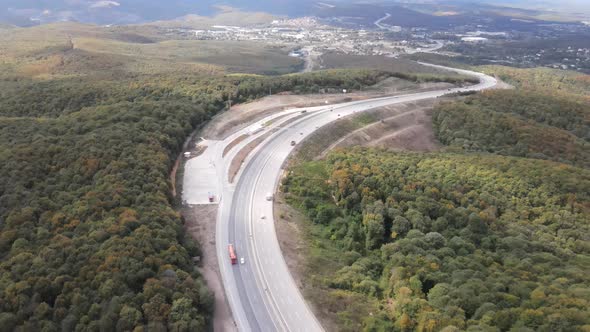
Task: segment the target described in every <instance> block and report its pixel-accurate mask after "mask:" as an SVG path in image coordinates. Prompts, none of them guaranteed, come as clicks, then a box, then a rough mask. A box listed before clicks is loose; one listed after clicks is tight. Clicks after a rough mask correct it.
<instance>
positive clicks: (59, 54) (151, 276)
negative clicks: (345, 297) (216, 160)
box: [0, 23, 391, 331]
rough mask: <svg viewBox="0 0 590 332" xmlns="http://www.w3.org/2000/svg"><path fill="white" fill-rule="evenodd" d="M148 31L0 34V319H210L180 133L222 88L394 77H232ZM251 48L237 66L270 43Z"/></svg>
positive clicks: (213, 109) (50, 327)
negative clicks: (177, 169)
mask: <svg viewBox="0 0 590 332" xmlns="http://www.w3.org/2000/svg"><path fill="white" fill-rule="evenodd" d="M150 31H151V30H148V31H147V32H146V30H137V28H136V27H131V28H129V29H123V28H117V29H114V30H111V29H105V28H102V27H95V26H90V25H79V24H70V23H67V24H55V25H50V26H46V27H35V28H30V29H20V28H19V29H13V30H10V33H6V34H2V35H1V37H0V40H1V41H0V60H1V62H0V66H2V70H1V71H0V330H2V331H57V330H61V331H75V330H80V331H84V330H92V331H98V330H102V331H116V330H118V331H131V330H139V331H141V330H150V331H163V330H173V331H203V330H206V329H207V328H208V327H209V325H210V322H211V317H212V310H213V309H212V308H213V303H212V301H213V297H212V294H211V293H210V291H209V289H208V288H207V286H206V285H205V282H204V280H203V278H202V276H201V275H200V273H199V272H198V271H197V269H196V265H197V263H196V262H195V260H198V258H199V256H201V250H200V247H199V244H198V243H196V242H195V241H194V240H193V239H192V238H191V237H190V235H187V234H188V233H187V232H186V231H185V229H184V220H183V219H182V217H181V215H180V213H179V212H177V211H176V210H175V209H174V203H175V201H174V199H173V197H172V195H171V185H170V182H169V178H170V171H171V169H172V167H173V163H174V161H175V160H176V158H177V156H178V154H179V153H180V151H181V149H182V145H183V143H184V141H185V140H186V138H187V137H188V136H189V134H190V133H191V132H193V131H194V130H195V129H196V128H198V127H199V126H201V125H202V124H203V123H204V122H205V121H207V120H208V119H210V118H211V117H212V116H213V115H214V114H216V113H218V112H220V111H221V110H223V109H224V108H225V107H226V105H227V104H228V101H229V100H230V99H231V100H232V101H233V102H244V101H247V100H250V99H254V98H257V97H260V96H262V95H266V94H267V93H268V91H269V89H272V91H273V92H275V91H276V92H281V91H300V92H305V91H310V90H309V89H316V91H317V89H318V88H320V87H323V86H324V85H327V86H329V87H332V88H334V87H336V88H339V89H342V88H346V89H354V88H359V87H362V86H365V85H372V84H375V83H377V82H378V81H380V80H382V79H385V78H387V77H390V75H391V73H383V72H379V71H370V70H352V71H337V70H335V71H326V72H319V73H313V74H306V75H287V76H270V77H268V76H258V75H236V74H233V73H231V72H229V71H227V70H226V68H228V67H230V66H229V65H227V64H225V65H222V66H217V65H211V64H208V63H202V62H199V61H201V59H197V60H195V59H191V57H190V55H188V53H190V48H191V47H193V48H196V47H198V45H196V46H195V45H184V44H183V43H182V42H176V41H159V42H147V40H145V39H144V38H152V39H154V38H155V39H156V40H157V39H158V38H162V37H161V35H158V34H157V33H155V34H151V35H150V33H151V32H150ZM132 32H133V38H131V33H132ZM140 37H141V38H140ZM129 39H133V40H135V41H136V42H131V41H129ZM125 40H127V41H125ZM138 40H139V41H141V42H137V41H138ZM78 42H80V43H79V44H80V45H82V46H81V47H78V46H76V45H77V43H78ZM158 43H170V47H171V48H174V49H173V50H170V53H166V52H160V50H161V49H158V46H157V45H158ZM107 45H110V46H116V47H113V48H110V49H108V51H106V50H107V47H106V46H107ZM150 47H155V51H154V49H152V48H150ZM183 47H184V48H189V50H188V51H186V50H185V53H183V52H182V49H183ZM216 47H217V46H216ZM203 48H204V49H207V44H203ZM174 52H177V53H174ZM252 52H254V53H248V54H247V55H246V54H242V55H241V56H242V58H240V59H239V62H237V63H236V64H237V65H243V64H247V63H248V61H249V59H251V58H256V55H257V54H260V52H265V51H264V50H261V49H260V48H256V47H253V48H252ZM176 54H178V56H176ZM213 58H219V57H218V56H213ZM234 59H237V58H234ZM232 61H233V60H232ZM252 61H260V60H252ZM265 65H266V66H267V67H263V68H268V69H269V70H270V69H271V68H277V66H279V67H280V66H281V64H280V63H278V64H277V63H276V62H274V60H272V59H266V63H265ZM254 66H258V65H256V64H255V65H254ZM240 68H243V67H240ZM235 70H238V69H237V68H236V69H235Z"/></svg>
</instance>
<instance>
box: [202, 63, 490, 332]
mask: <svg viewBox="0 0 590 332" xmlns="http://www.w3.org/2000/svg"><path fill="white" fill-rule="evenodd" d="M425 65H428V64H425ZM429 66H434V65H429ZM434 67H438V68H442V69H449V68H445V67H441V66H434ZM453 70H454V69H453ZM454 71H456V72H459V73H462V74H469V75H473V76H477V77H478V78H479V79H480V80H481V82H480V83H479V84H476V85H474V86H471V87H467V88H455V89H451V90H450V91H449V90H441V91H431V92H421V93H413V94H408V95H400V96H393V97H383V98H376V99H370V100H363V101H356V102H349V103H343V104H337V105H325V106H321V107H312V108H306V110H307V112H306V113H305V114H302V113H301V109H293V110H287V111H283V112H280V113H277V114H274V115H272V116H270V117H267V118H265V119H262V120H261V121H259V122H257V123H255V124H253V125H251V126H249V127H247V128H244V129H243V130H240V131H238V132H236V133H234V134H233V135H232V136H230V137H228V138H227V139H226V140H224V141H220V142H217V144H221V147H223V146H227V144H229V143H230V142H231V141H232V140H233V139H234V138H236V137H239V136H240V135H242V134H245V133H250V134H251V133H253V132H257V134H252V135H250V137H249V138H248V139H247V140H245V141H243V142H241V143H240V144H238V145H237V146H236V147H234V148H232V150H231V151H230V153H228V155H226V156H225V157H223V156H222V155H221V153H218V155H217V157H215V158H214V161H213V162H212V165H214V167H215V168H216V170H217V174H218V178H219V180H218V181H219V182H220V183H219V187H220V188H223V189H222V192H221V193H219V197H220V208H219V215H218V221H217V229H216V231H217V234H216V246H217V256H218V260H219V266H220V270H221V275H222V279H223V284H224V288H225V292H226V295H227V298H228V301H229V304H230V307H231V309H232V313H233V316H234V320H235V322H236V325H237V327H238V329H239V330H240V331H265V332H266V331H322V330H323V329H322V327H321V325H320V323H319V322H318V321H317V319H316V318H315V316H314V315H313V313H312V312H311V310H310V309H309V307H308V306H307V304H306V302H305V300H304V299H303V296H302V295H301V292H300V291H299V289H298V288H297V285H296V284H295V282H294V280H293V278H292V276H291V274H290V273H289V270H288V267H287V264H286V263H285V260H284V258H283V255H282V253H281V249H280V246H279V243H278V240H277V237H276V233H275V224H274V223H275V221H274V220H273V204H272V201H268V200H267V199H266V196H267V194H268V193H274V192H275V190H276V188H277V185H278V182H279V179H280V176H281V174H282V166H283V164H284V162H285V160H286V159H287V157H288V156H289V154H290V153H291V152H292V150H293V148H294V147H293V146H291V144H290V142H291V141H295V142H297V143H299V142H301V141H302V140H303V139H305V138H306V137H307V136H309V135H310V134H311V133H312V132H314V131H315V130H317V129H318V128H320V127H322V126H324V125H326V124H328V123H330V122H333V121H338V119H340V118H343V117H346V116H349V115H352V114H354V113H357V112H363V111H367V110H369V109H373V108H378V107H383V106H387V105H392V104H396V103H404V102H410V101H418V100H423V99H430V98H436V97H440V96H442V95H445V94H448V93H453V92H466V91H479V90H484V89H488V88H491V87H493V86H495V85H496V83H497V82H496V80H495V79H494V78H492V77H490V76H486V75H483V74H479V73H474V72H469V71H465V70H454ZM283 115H285V116H284V117H281V116H283ZM279 117H280V120H276V121H275V122H274V123H272V124H271V125H263V124H267V123H269V122H272V121H270V120H272V119H273V118H279ZM260 128H262V130H260ZM269 131H272V132H273V134H272V135H270V136H269V137H267V138H266V139H265V140H264V141H263V142H262V143H261V144H260V145H258V147H257V148H256V149H255V150H254V151H252V152H251V153H250V155H249V156H248V157H247V158H246V160H245V161H244V164H243V165H242V168H241V170H240V172H239V173H238V174H237V176H236V178H235V182H234V183H229V182H228V179H227V172H228V170H229V164H230V163H231V160H232V159H233V158H234V157H235V155H236V154H237V152H238V151H239V150H240V149H241V148H242V147H244V146H245V145H246V144H248V143H249V142H251V141H252V140H254V139H256V137H259V136H260V135H264V134H265V133H268V132H269ZM217 150H219V151H222V150H223V149H222V148H219V149H217ZM220 175H221V176H220ZM230 243H231V244H234V246H235V248H236V251H237V256H238V264H236V265H232V264H231V262H230V259H229V253H228V248H227V246H228V244H230ZM241 258H243V259H244V261H245V263H244V264H240V262H239V261H240V259H241Z"/></svg>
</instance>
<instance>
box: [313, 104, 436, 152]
mask: <svg viewBox="0 0 590 332" xmlns="http://www.w3.org/2000/svg"><path fill="white" fill-rule="evenodd" d="M434 104H435V101H433V100H431V101H422V102H419V103H410V104H406V105H403V106H400V107H395V106H394V107H390V108H389V110H388V112H390V113H391V114H394V115H393V116H390V117H385V118H382V119H381V120H380V121H378V122H376V123H374V124H371V125H369V126H366V127H363V128H361V129H358V130H356V131H354V132H352V133H350V134H348V135H346V136H345V137H343V138H341V139H340V140H338V141H337V142H336V143H335V144H333V145H331V146H330V147H329V148H328V149H326V150H325V151H324V152H323V153H322V156H324V155H325V154H326V153H327V152H329V150H331V149H334V148H344V147H349V146H369V147H382V148H386V149H390V150H394V151H416V152H430V151H436V150H438V149H439V148H440V145H439V144H438V142H437V141H436V139H435V137H434V132H433V129H432V106H433V105H434ZM396 106H397V105H396Z"/></svg>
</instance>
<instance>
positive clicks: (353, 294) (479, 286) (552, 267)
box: [282, 148, 590, 331]
mask: <svg viewBox="0 0 590 332" xmlns="http://www.w3.org/2000/svg"><path fill="white" fill-rule="evenodd" d="M291 170H292V172H291V175H290V176H289V177H287V178H286V179H285V180H284V181H283V183H282V189H283V191H284V192H285V193H286V197H287V199H288V201H289V202H290V203H291V204H293V205H295V206H298V207H299V208H301V210H302V211H304V213H305V214H306V215H307V217H308V218H309V220H310V221H311V225H310V229H311V230H310V234H311V238H312V239H313V240H311V241H310V245H311V248H310V249H309V252H310V253H309V262H308V264H307V269H308V270H307V272H306V273H309V275H310V280H311V282H312V283H313V284H314V285H313V287H314V288H313V292H314V294H308V295H309V296H310V297H311V298H312V299H313V301H314V302H315V303H316V307H318V308H319V309H318V310H321V311H323V312H326V313H327V314H328V315H332V317H335V318H334V319H336V320H337V321H338V323H339V324H338V326H339V329H341V330H343V331H359V330H363V331H414V330H415V331H439V330H444V331H459V330H467V331H509V330H511V331H516V330H518V331H584V330H586V329H587V328H588V326H589V324H590V319H589V317H590V311H589V309H588V308H590V293H589V292H588V284H589V283H590V277H589V276H588V274H587V271H588V268H590V246H589V245H588V243H590V237H589V234H590V225H589V224H588V221H589V220H590V197H589V193H590V172H589V171H588V170H587V169H583V168H576V167H573V166H567V165H564V164H561V163H555V162H551V161H544V160H534V159H525V158H516V157H500V156H495V155H479V154H472V155H461V154H451V153H433V154H417V153H390V152H386V151H380V150H373V149H368V150H366V149H360V148H357V149H352V150H346V151H336V152H333V153H332V154H330V155H329V156H328V157H327V159H325V160H320V161H312V162H307V163H303V164H298V165H296V166H294V167H292V168H291Z"/></svg>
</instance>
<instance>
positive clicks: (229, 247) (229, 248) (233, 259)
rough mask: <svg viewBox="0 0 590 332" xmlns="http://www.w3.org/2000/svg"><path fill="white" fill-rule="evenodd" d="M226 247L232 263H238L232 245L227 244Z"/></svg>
mask: <svg viewBox="0 0 590 332" xmlns="http://www.w3.org/2000/svg"><path fill="white" fill-rule="evenodd" d="M227 249H228V251H229V259H230V260H231V263H232V264H237V263H238V257H237V256H236V251H235V250H234V245H233V244H230V245H229V246H227Z"/></svg>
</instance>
